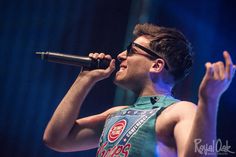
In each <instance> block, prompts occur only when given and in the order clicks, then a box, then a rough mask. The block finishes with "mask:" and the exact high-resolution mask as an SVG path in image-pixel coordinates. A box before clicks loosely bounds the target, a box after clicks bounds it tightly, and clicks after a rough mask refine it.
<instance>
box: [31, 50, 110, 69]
mask: <svg viewBox="0 0 236 157" xmlns="http://www.w3.org/2000/svg"><path fill="white" fill-rule="evenodd" d="M36 55H40V56H41V59H42V60H46V61H49V62H54V63H60V64H66V65H72V66H80V67H84V68H86V69H89V70H93V69H106V68H107V67H108V66H109V64H110V60H108V59H93V58H90V57H84V56H77V55H70V54H62V53H56V52H36Z"/></svg>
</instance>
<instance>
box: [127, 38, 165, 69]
mask: <svg viewBox="0 0 236 157" xmlns="http://www.w3.org/2000/svg"><path fill="white" fill-rule="evenodd" d="M133 46H135V47H137V48H139V49H141V50H143V51H144V52H146V53H147V54H149V55H150V57H152V58H154V59H156V58H161V59H163V60H164V61H165V63H166V60H165V59H164V58H163V57H161V56H159V55H158V54H157V52H155V51H152V50H150V49H148V48H146V47H144V46H142V45H139V44H137V43H135V42H131V43H130V44H129V45H128V46H127V56H131V55H133V54H136V53H135V52H134V50H132V47H133ZM165 68H166V70H168V69H169V68H168V66H167V63H166V64H165Z"/></svg>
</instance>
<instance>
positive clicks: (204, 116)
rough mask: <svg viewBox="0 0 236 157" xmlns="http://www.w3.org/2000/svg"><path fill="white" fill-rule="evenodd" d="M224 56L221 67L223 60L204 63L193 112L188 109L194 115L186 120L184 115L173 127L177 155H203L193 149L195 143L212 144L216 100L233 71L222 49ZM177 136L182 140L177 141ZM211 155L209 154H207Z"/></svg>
mask: <svg viewBox="0 0 236 157" xmlns="http://www.w3.org/2000/svg"><path fill="white" fill-rule="evenodd" d="M224 58H225V63H226V65H225V66H224V64H223V62H217V63H213V64H211V63H206V74H205V76H204V78H203V80H202V82H201V85H200V88H199V100H198V107H197V110H196V112H195V111H194V110H193V111H190V113H192V114H193V115H195V116H194V117H192V118H191V117H189V119H190V120H187V116H186V118H183V119H184V120H183V121H180V122H179V124H178V123H177V125H176V127H175V138H176V142H177V147H178V155H179V156H181V157H182V156H184V157H200V156H205V155H206V154H204V153H201V152H199V151H197V150H196V149H195V148H196V147H199V145H206V144H208V145H212V142H213V140H216V122H217V110H218V106H219V100H220V97H221V95H222V94H223V92H224V91H225V90H226V89H227V88H228V87H229V85H230V83H231V81H232V78H233V76H234V73H235V65H233V63H232V61H231V58H230V55H229V53H228V52H224ZM190 128H191V129H190ZM190 130H191V131H190ZM181 136H182V137H184V139H185V140H181ZM211 153H212V152H211ZM213 153H215V156H216V155H217V154H216V152H213ZM211 156H213V155H212V154H211Z"/></svg>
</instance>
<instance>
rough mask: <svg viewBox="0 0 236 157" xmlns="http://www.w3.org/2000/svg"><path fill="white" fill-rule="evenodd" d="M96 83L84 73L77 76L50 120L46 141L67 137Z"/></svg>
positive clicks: (56, 140)
mask: <svg viewBox="0 0 236 157" xmlns="http://www.w3.org/2000/svg"><path fill="white" fill-rule="evenodd" d="M94 84H95V82H94V81H93V80H92V78H91V77H87V76H86V75H85V74H83V73H82V74H80V75H79V76H78V77H77V79H76V81H75V82H74V84H73V85H72V86H71V88H70V89H69V91H68V92H67V94H66V95H65V97H64V98H63V99H62V101H61V102H60V104H59V105H58V107H57V109H56V110H55V112H54V114H53V116H52V118H51V120H50V121H49V123H48V125H47V128H46V130H45V133H44V141H46V142H49V143H50V142H58V141H62V140H64V139H66V137H67V136H68V135H69V133H70V131H71V129H72V127H73V126H74V124H75V121H76V119H77V118H78V115H79V112H80V108H81V105H82V103H83V101H84V99H85V97H86V96H87V94H88V92H89V91H90V90H91V88H92V86H93V85H94Z"/></svg>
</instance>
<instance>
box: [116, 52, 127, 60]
mask: <svg viewBox="0 0 236 157" xmlns="http://www.w3.org/2000/svg"><path fill="white" fill-rule="evenodd" d="M126 58H127V51H126V50H125V51H123V52H121V53H119V54H118V55H117V59H118V60H119V61H122V60H125V59H126Z"/></svg>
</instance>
